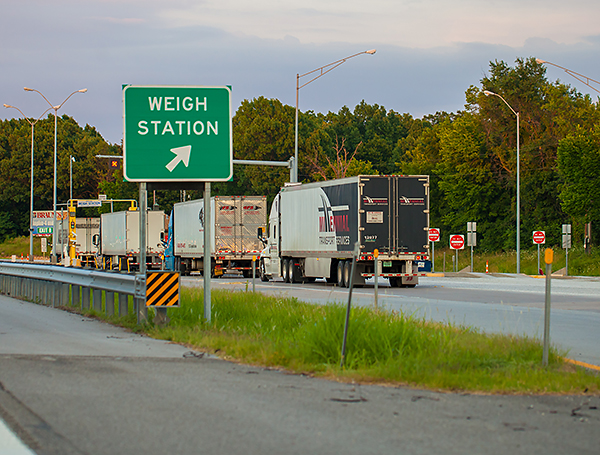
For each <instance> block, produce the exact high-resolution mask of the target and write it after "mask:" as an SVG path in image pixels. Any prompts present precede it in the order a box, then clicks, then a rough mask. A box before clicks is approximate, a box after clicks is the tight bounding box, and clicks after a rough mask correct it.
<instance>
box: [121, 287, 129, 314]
mask: <svg viewBox="0 0 600 455" xmlns="http://www.w3.org/2000/svg"><path fill="white" fill-rule="evenodd" d="M128 312H129V296H128V295H127V294H123V293H119V316H127V314H128Z"/></svg>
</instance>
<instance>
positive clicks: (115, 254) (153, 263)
mask: <svg viewBox="0 0 600 455" xmlns="http://www.w3.org/2000/svg"><path fill="white" fill-rule="evenodd" d="M165 219H166V218H165V212H163V211H158V210H149V211H148V212H147V216H146V266H147V268H148V269H160V268H161V267H162V255H163V252H164V245H163V242H162V239H163V238H164V231H165ZM100 254H101V256H102V264H103V268H107V269H119V270H132V269H139V265H140V264H139V262H140V261H139V259H140V212H139V210H135V211H132V210H128V211H123V212H112V213H103V214H102V215H101V217H100Z"/></svg>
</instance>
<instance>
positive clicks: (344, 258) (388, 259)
mask: <svg viewBox="0 0 600 455" xmlns="http://www.w3.org/2000/svg"><path fill="white" fill-rule="evenodd" d="M268 228H269V230H268V235H267V237H266V238H265V239H263V242H264V243H265V248H264V250H263V252H262V253H261V260H260V265H259V273H260V275H261V279H263V280H264V281H266V280H268V279H270V278H272V277H281V278H283V280H284V281H286V282H289V283H293V282H300V281H313V280H314V279H316V278H325V279H327V281H328V282H330V283H337V284H338V285H340V286H346V287H347V286H349V285H350V267H351V263H352V252H353V250H354V245H355V243H356V242H358V246H359V255H358V258H357V263H356V265H357V270H356V273H355V279H354V284H355V285H362V284H364V282H365V278H370V277H372V276H373V274H374V261H375V258H374V253H375V250H378V252H379V257H378V261H379V262H378V265H379V268H378V270H379V271H380V272H379V276H381V277H385V278H388V279H389V281H390V285H391V286H393V287H397V286H410V287H413V286H415V285H416V284H417V283H418V277H419V276H423V275H425V274H424V273H419V271H418V265H417V263H418V262H421V261H428V260H429V242H428V240H427V239H428V238H427V232H428V229H429V176H421V175H419V176H356V177H348V178H345V179H339V180H330V181H325V182H315V183H308V184H302V185H297V184H295V185H290V186H287V187H284V188H282V189H281V191H280V192H279V194H278V195H277V196H276V197H275V200H274V201H273V205H272V207H271V212H270V216H269V226H268Z"/></svg>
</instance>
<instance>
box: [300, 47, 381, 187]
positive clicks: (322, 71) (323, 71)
mask: <svg viewBox="0 0 600 455" xmlns="http://www.w3.org/2000/svg"><path fill="white" fill-rule="evenodd" d="M375 52H377V49H371V50H368V51H363V52H359V53H358V54H354V55H351V56H349V57H346V58H343V59H341V60H336V61H335V62H332V63H329V64H327V65H324V66H321V67H319V68H317V69H314V70H312V71H309V72H308V73H304V74H296V119H295V123H294V125H295V127H294V169H293V173H292V174H293V175H292V183H295V182H298V100H299V97H300V89H301V88H302V87H306V86H307V85H308V84H310V83H311V82H313V81H315V80H317V79H319V78H320V77H321V76H323V75H325V74H327V73H328V72H330V71H331V70H333V69H335V68H337V67H338V66H340V65H341V64H342V63H345V62H346V60H349V59H351V58H352V57H356V56H357V55H362V54H369V55H373V54H374V53H375ZM317 71H319V74H317V75H316V76H315V77H313V78H312V79H311V80H309V81H308V82H306V83H304V84H302V85H300V78H303V77H304V76H308V75H309V74H313V73H316V72H317Z"/></svg>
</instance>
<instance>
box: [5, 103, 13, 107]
mask: <svg viewBox="0 0 600 455" xmlns="http://www.w3.org/2000/svg"><path fill="white" fill-rule="evenodd" d="M4 107H12V106H11V105H10V104H6V103H4Z"/></svg>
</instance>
